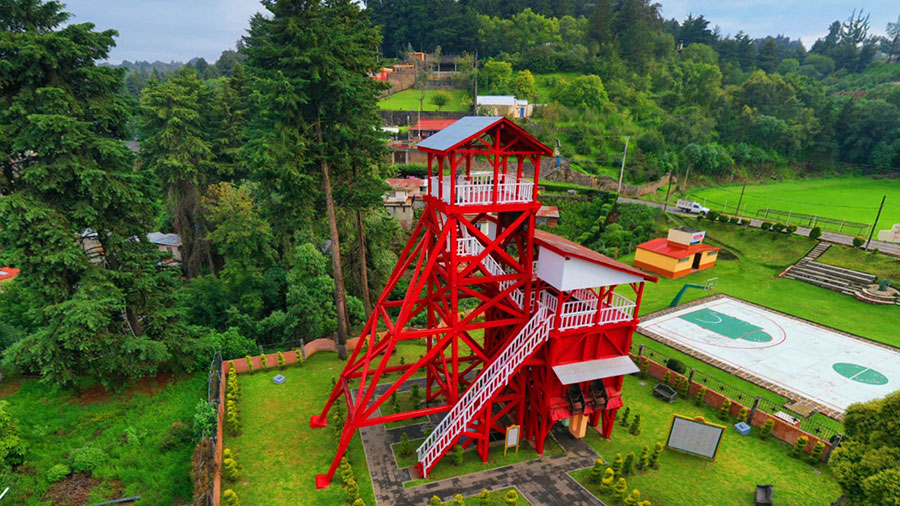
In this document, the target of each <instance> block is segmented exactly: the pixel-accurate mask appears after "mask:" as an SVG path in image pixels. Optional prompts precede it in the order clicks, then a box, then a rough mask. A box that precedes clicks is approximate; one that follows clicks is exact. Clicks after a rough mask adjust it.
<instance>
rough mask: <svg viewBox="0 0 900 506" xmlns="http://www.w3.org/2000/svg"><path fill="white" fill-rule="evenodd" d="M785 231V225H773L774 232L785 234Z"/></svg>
mask: <svg viewBox="0 0 900 506" xmlns="http://www.w3.org/2000/svg"><path fill="white" fill-rule="evenodd" d="M784 229H785V226H784V223H776V224H774V225H772V230H774V231H775V232H784Z"/></svg>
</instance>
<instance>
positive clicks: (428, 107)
mask: <svg viewBox="0 0 900 506" xmlns="http://www.w3.org/2000/svg"><path fill="white" fill-rule="evenodd" d="M438 91H442V92H444V93H446V94H447V95H449V96H450V101H449V102H447V105H445V106H444V107H441V109H440V110H441V111H448V112H465V111H468V110H470V109H471V108H472V106H471V102H472V100H471V99H470V98H469V97H468V96H467V92H466V90H425V101H424V102H423V103H422V107H423V110H425V111H437V110H438V108H437V106H436V105H434V104H432V103H431V97H433V96H434V94H435V93H437V92H438ZM420 97H421V92H420V91H419V90H413V89H409V90H403V91H400V92H397V93H394V94H393V95H391V96H389V97H385V98H383V99H381V100H379V101H378V108H379V109H387V110H391V111H418V110H419V98H420ZM412 119H413V120H415V118H412Z"/></svg>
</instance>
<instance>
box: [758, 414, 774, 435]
mask: <svg viewBox="0 0 900 506" xmlns="http://www.w3.org/2000/svg"><path fill="white" fill-rule="evenodd" d="M774 427H775V420H772V419H771V418H769V419H767V420H766V423H764V424H763V426H762V429H760V430H759V437H760V438H761V439H769V434H771V433H772V429H773V428H774Z"/></svg>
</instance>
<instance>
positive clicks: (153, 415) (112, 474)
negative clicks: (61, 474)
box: [0, 374, 206, 506]
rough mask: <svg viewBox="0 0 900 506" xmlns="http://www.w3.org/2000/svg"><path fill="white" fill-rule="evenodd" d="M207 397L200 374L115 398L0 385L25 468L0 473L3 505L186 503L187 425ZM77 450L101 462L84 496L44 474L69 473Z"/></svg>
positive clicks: (166, 379) (12, 382)
mask: <svg viewBox="0 0 900 506" xmlns="http://www.w3.org/2000/svg"><path fill="white" fill-rule="evenodd" d="M84 387H85V386H83V388H84ZM205 395H206V374H196V375H192V376H182V377H177V378H172V377H170V376H168V375H162V376H159V377H157V378H150V379H145V380H142V381H141V382H139V383H138V384H137V385H136V386H135V387H133V388H130V389H126V390H125V391H123V392H121V393H117V394H108V393H106V392H105V391H103V390H102V389H99V387H91V388H86V389H85V390H84V392H83V393H82V394H81V395H77V394H74V393H72V392H71V391H69V390H62V389H59V388H55V387H52V386H49V385H46V384H43V383H40V382H38V381H37V380H34V379H24V380H20V379H15V378H13V379H9V378H8V379H5V380H3V382H0V399H5V400H7V401H9V403H10V405H9V411H10V414H11V415H12V416H13V417H15V418H17V419H18V420H19V426H20V428H21V429H22V432H23V436H24V438H25V440H26V442H27V443H28V450H27V455H26V462H25V464H24V465H23V466H22V467H20V468H19V469H18V471H17V472H16V473H8V474H4V473H0V490H3V489H5V488H6V487H7V486H8V487H10V491H9V493H8V494H7V496H6V497H5V498H4V501H3V504H4V505H5V504H11V505H12V504H25V505H48V506H49V505H50V504H69V502H68V501H71V503H72V504H87V503H88V502H90V503H95V502H100V501H107V500H111V499H119V498H121V497H126V496H134V495H140V496H141V497H142V499H141V500H140V501H138V502H136V503H134V504H137V505H151V504H189V503H190V502H191V496H192V494H193V485H192V483H191V480H190V478H189V471H190V460H191V453H192V452H193V449H194V442H193V441H192V436H191V432H190V426H191V420H192V417H193V414H194V408H195V406H196V405H197V402H198V400H199V399H202V398H203V397H204V396H205ZM173 424H182V428H181V429H179V425H175V428H174V429H173V428H172V427H173ZM179 431H180V432H179ZM176 435H179V437H175V436H176ZM83 447H92V448H96V449H100V450H102V451H103V452H104V453H105V454H106V456H107V458H106V459H105V461H104V462H102V463H101V464H100V465H99V466H98V467H97V468H95V469H94V470H93V472H92V475H93V478H94V479H95V484H94V486H93V488H92V489H90V493H88V494H87V495H86V496H81V495H79V494H78V491H76V490H74V489H72V488H70V487H72V486H73V484H74V482H75V478H72V479H71V480H69V479H67V480H64V481H61V482H59V483H57V484H55V485H51V484H50V483H48V482H47V479H46V473H47V470H48V469H49V468H50V467H52V466H54V465H56V464H67V465H69V466H70V467H71V465H72V463H73V462H72V457H71V455H70V454H71V452H72V451H73V450H76V449H79V448H83ZM70 494H72V495H70ZM54 499H55V500H54Z"/></svg>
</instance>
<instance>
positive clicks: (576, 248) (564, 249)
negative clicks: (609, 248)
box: [534, 229, 657, 283]
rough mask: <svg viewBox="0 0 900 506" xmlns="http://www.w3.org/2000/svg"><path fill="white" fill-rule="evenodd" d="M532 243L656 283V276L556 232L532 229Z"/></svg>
mask: <svg viewBox="0 0 900 506" xmlns="http://www.w3.org/2000/svg"><path fill="white" fill-rule="evenodd" d="M534 243H535V244H537V245H538V246H542V247H544V248H547V249H549V250H550V251H553V252H554V253H556V254H559V255H563V256H571V257H575V258H580V259H581V260H584V261H586V262H590V263H592V264H597V265H602V266H603V267H609V268H610V269H613V270H617V271H620V272H626V273H628V274H633V275H635V276H638V277H641V278H643V279H645V280H647V281H652V282H654V283H656V281H657V278H656V276H653V275H651V274H647V273H646V272H644V271H642V270H640V269H637V268H635V267H632V266H630V265H627V264H623V263H622V262H619V261H618V260H613V259H612V258H609V257H608V256H606V255H602V254H600V253H597V252H596V251H594V250H592V249H590V248H586V247H584V246H582V245H580V244H578V243H575V242H572V241H570V240H568V239H564V238H562V237H560V236H558V235H556V234H551V233H550V232H546V231H544V230H540V229H535V231H534Z"/></svg>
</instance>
